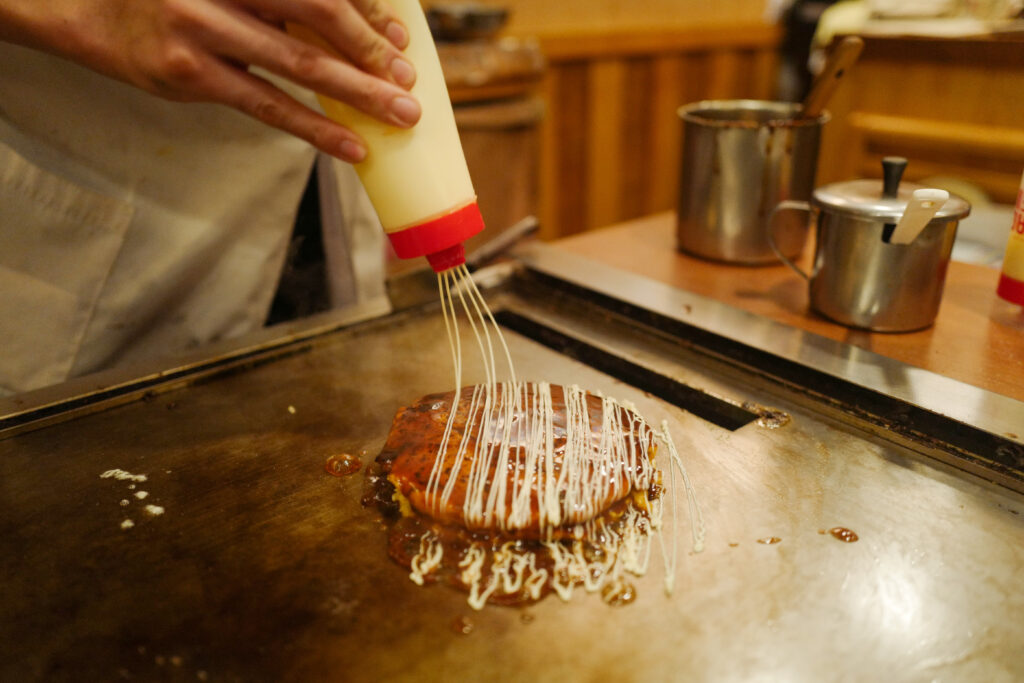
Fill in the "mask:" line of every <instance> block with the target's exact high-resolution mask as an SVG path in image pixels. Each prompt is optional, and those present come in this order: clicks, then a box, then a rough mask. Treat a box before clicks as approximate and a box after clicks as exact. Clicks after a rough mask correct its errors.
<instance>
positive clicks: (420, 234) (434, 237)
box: [388, 201, 484, 272]
mask: <svg viewBox="0 0 1024 683" xmlns="http://www.w3.org/2000/svg"><path fill="white" fill-rule="evenodd" d="M483 229H484V219H483V216H481V215H480V208H479V207H478V206H477V203H476V201H473V202H470V203H469V204H467V205H465V206H463V207H460V208H458V209H456V210H454V211H452V212H450V213H446V214H445V215H443V216H439V217H437V218H433V219H431V220H428V221H424V222H422V223H417V224H415V225H410V226H409V227H407V228H403V229H402V230H398V231H397V232H389V233H388V239H390V240H391V246H392V247H394V249H395V253H396V254H398V256H399V258H406V259H408V258H417V257H419V256H426V257H427V260H428V261H430V265H431V267H432V268H433V269H434V270H435V271H437V272H441V271H442V270H447V269H449V268H453V267H455V266H458V265H461V264H462V263H465V262H466V250H465V248H463V246H462V243H463V242H464V241H465V240H467V239H469V238H470V237H472V236H473V235H475V234H477V233H478V232H480V231H481V230H483Z"/></svg>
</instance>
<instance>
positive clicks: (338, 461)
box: [324, 453, 363, 477]
mask: <svg viewBox="0 0 1024 683" xmlns="http://www.w3.org/2000/svg"><path fill="white" fill-rule="evenodd" d="M362 466H363V463H362V461H361V460H360V459H359V458H357V457H356V456H354V455H349V454H348V453H342V454H341V455H332V456H331V457H329V458H327V462H326V463H324V470H325V471H326V472H327V474H329V475H331V476H332V477H347V476H349V475H351V474H355V473H356V472H358V471H359V470H360V469H361V468H362Z"/></svg>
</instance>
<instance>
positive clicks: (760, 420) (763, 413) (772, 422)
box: [740, 401, 792, 429]
mask: <svg viewBox="0 0 1024 683" xmlns="http://www.w3.org/2000/svg"><path fill="white" fill-rule="evenodd" d="M740 407H741V408H743V409H744V410H749V411H750V412H752V413H754V414H755V415H757V421H756V424H757V426H758V427H764V428H765V429H778V428H779V427H785V426H786V425H787V424H789V422H790V420H791V419H792V418H790V416H789V413H786V412H783V411H781V410H779V409H778V408H769V407H767V406H763V405H760V404H758V403H754V402H753V401H744V402H743V404H742V405H741V406H740Z"/></svg>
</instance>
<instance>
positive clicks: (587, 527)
mask: <svg viewBox="0 0 1024 683" xmlns="http://www.w3.org/2000/svg"><path fill="white" fill-rule="evenodd" d="M438 282H439V291H440V296H441V301H442V304H443V308H444V320H445V328H446V330H447V334H448V338H449V342H450V348H451V354H452V362H453V365H454V368H455V382H456V389H455V390H454V391H451V392H448V393H446V394H434V395H430V396H426V397H424V398H422V399H420V400H419V401H417V402H415V403H413V404H412V405H410V406H407V407H405V408H403V409H401V410H400V411H399V413H398V415H397V416H396V417H395V420H394V423H393V425H392V430H391V433H390V435H389V437H388V441H387V443H386V444H385V447H384V449H383V451H382V452H381V454H380V456H379V457H378V463H379V465H380V467H381V470H382V474H383V475H386V480H384V479H383V477H382V478H381V481H386V482H387V485H388V486H390V487H393V493H391V494H390V495H391V496H392V497H393V498H394V499H395V501H396V502H397V503H398V505H397V506H396V509H398V510H401V511H403V515H402V518H401V519H400V520H399V521H398V522H396V524H395V527H394V528H393V530H392V538H391V542H390V544H389V548H390V553H391V555H392V557H393V558H394V559H396V560H397V561H398V562H400V563H401V564H403V565H405V566H407V567H408V568H409V570H410V578H411V579H412V580H413V581H414V582H416V583H418V584H423V583H430V582H434V581H439V580H441V581H447V582H449V583H452V584H455V585H458V586H460V587H462V588H463V589H465V590H466V591H467V592H468V593H469V599H468V600H469V604H470V605H471V606H473V607H474V608H476V609H480V608H482V607H483V605H484V604H486V603H487V602H489V601H490V602H498V603H518V602H529V601H533V600H537V599H540V598H541V597H543V596H544V595H545V594H546V593H548V592H554V593H556V594H557V595H559V597H561V598H562V599H564V600H569V599H570V598H571V596H572V595H573V592H574V591H575V589H576V588H577V587H580V586H582V587H583V589H584V591H586V592H600V593H601V594H602V596H603V597H605V599H606V600H607V601H609V602H612V603H613V604H624V603H625V602H628V601H630V600H632V596H633V595H635V592H634V591H633V589H632V586H631V585H630V584H629V582H628V580H627V577H628V576H630V575H631V576H642V575H643V574H645V573H646V572H647V569H648V566H649V562H650V558H651V549H652V542H651V541H652V537H653V536H654V535H655V534H657V533H658V532H659V531H660V530H662V529H663V528H664V526H665V518H664V513H665V510H666V507H665V502H666V498H665V497H663V495H662V492H663V491H667V492H668V494H669V495H668V496H667V501H668V505H669V507H668V510H669V511H670V513H671V514H670V517H669V519H670V520H673V521H674V520H675V519H676V515H677V511H676V506H675V499H674V497H673V495H672V494H673V493H674V491H675V486H674V482H675V479H676V474H677V473H678V474H679V475H681V478H682V481H683V484H684V487H685V490H686V493H687V501H688V503H689V516H690V520H691V527H692V529H693V535H694V545H695V549H696V548H697V547H698V546H699V545H700V544H701V543H702V542H703V540H702V539H703V533H704V532H703V522H702V520H701V519H700V510H699V507H698V506H697V504H696V498H695V497H694V496H693V489H692V486H691V485H690V481H689V477H688V475H687V474H686V471H685V469H684V468H683V464H682V460H681V458H680V457H679V453H678V451H677V449H676V447H675V444H674V443H672V439H671V434H669V432H668V429H667V425H662V428H661V429H655V428H653V427H652V426H651V425H650V424H648V422H647V421H646V420H645V419H644V418H643V417H642V416H640V415H639V414H638V413H637V412H636V410H635V409H634V408H633V407H632V406H627V405H623V404H621V403H619V402H618V401H616V400H614V399H613V398H611V397H608V396H604V395H600V394H592V393H590V392H587V391H585V390H584V389H582V388H580V387H578V386H575V385H573V386H560V385H553V384H550V383H548V382H525V381H520V380H519V379H518V378H517V377H516V374H515V370H514V367H513V363H512V357H511V353H510V352H509V349H508V346H507V344H506V342H505V339H504V337H503V335H502V333H501V330H500V328H499V327H498V325H497V323H496V322H495V320H494V317H493V316H492V315H491V312H490V310H489V309H488V307H487V304H486V302H485V301H484V299H483V297H482V295H481V294H480V292H479V291H478V290H477V288H476V286H475V284H474V283H473V281H472V279H471V278H470V276H469V273H468V271H466V269H465V268H464V267H459V268H455V269H452V270H451V271H448V272H445V273H441V274H439V276H438ZM460 310H461V312H462V313H463V316H462V317H464V318H465V319H466V320H467V321H468V326H469V333H470V334H469V335H467V336H471V337H472V339H473V340H474V341H475V342H476V343H475V346H476V347H477V349H478V350H479V352H480V354H481V357H482V359H483V365H484V375H485V381H484V382H483V383H480V384H475V385H468V386H463V385H462V354H463V348H462V334H460V330H459V316H458V315H456V313H457V311H460ZM499 359H500V360H501V361H503V363H499ZM659 450H662V451H664V452H667V454H668V455H667V456H665V457H664V458H662V459H663V460H665V461H667V465H668V470H667V471H668V473H669V474H668V477H667V478H668V481H667V482H666V475H665V473H664V472H663V471H662V470H660V469H659V468H658V467H657V466H656V465H655V463H654V456H655V454H656V453H658V452H659ZM377 497H378V499H380V498H381V497H382V496H377ZM384 497H386V496H384ZM659 546H660V548H661V554H662V557H663V559H664V562H665V569H666V572H665V573H666V583H665V587H666V590H667V591H671V588H672V585H673V577H674V574H675V562H676V560H675V557H676V544H675V536H674V535H673V536H672V542H671V543H670V544H666V543H665V541H664V539H662V538H660V534H659ZM609 596H610V597H609Z"/></svg>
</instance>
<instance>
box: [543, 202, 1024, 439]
mask: <svg viewBox="0 0 1024 683" xmlns="http://www.w3.org/2000/svg"><path fill="white" fill-rule="evenodd" d="M809 242H810V240H809ZM553 244H554V246H556V247H558V248H561V249H565V250H566V251H569V252H572V253H574V254H577V255H580V256H585V257H587V258H591V259H594V260H595V261H600V262H602V263H605V264H607V265H610V266H614V267H616V268H620V269H622V270H626V271H629V272H632V273H636V274H639V275H644V276H646V277H649V278H652V279H654V280H657V281H659V282H663V283H666V284H670V285H672V286H674V287H678V288H680V289H683V290H686V291H689V292H693V293H695V294H700V295H702V296H706V297H709V298H712V299H716V300H718V301H721V302H723V303H726V304H729V305H731V306H735V307H736V308H740V309H743V310H746V311H749V312H751V313H756V314H758V315H762V316H765V317H767V318H771V319H772V320H775V321H777V322H780V323H784V324H786V325H791V326H793V327H797V328H800V329H803V330H806V331H808V332H813V333H815V334H819V335H821V336H823V337H828V338H830V339H835V340H839V341H843V342H846V343H848V344H853V345H855V346H859V347H861V348H864V349H869V350H871V351H874V352H875V353H879V354H881V355H883V356H888V357H889V358H893V359H896V360H899V361H902V362H904V363H907V364H909V365H913V366H916V367H920V368H923V369H925V370H930V371H932V372H936V373H938V374H941V375H945V376H947V377H951V378H953V379H956V380H959V381H961V382H965V383H967V384H971V385H974V386H977V387H981V388H983V389H987V390H990V391H994V392H997V393H1000V394H1003V395H1006V396H1010V397H1013V398H1015V399H1017V400H1019V401H1024V309H1021V307H1019V306H1014V305H1012V304H1009V303H1007V302H1005V301H1003V300H1002V299H1000V298H999V297H997V296H996V294H995V291H996V282H997V280H998V278H999V271H998V270H996V269H993V268H989V267H985V266H976V265H972V264H967V263H960V262H956V261H954V262H952V263H951V264H950V268H949V274H948V276H947V280H946V289H945V293H944V295H943V299H942V306H941V307H940V309H939V315H938V318H937V319H936V321H935V325H933V326H932V327H930V328H928V329H926V330H922V331H919V332H910V333H901V334H892V333H872V332H866V331H863V330H853V329H850V328H847V327H844V326H842V325H838V324H835V323H832V322H830V321H828V320H826V319H825V318H823V317H821V316H818V315H816V314H814V313H811V312H809V311H808V309H807V283H806V282H805V281H804V280H803V279H801V278H800V277H799V276H798V275H797V274H796V273H794V272H793V271H791V270H790V269H789V268H787V267H786V266H784V265H781V264H780V265H778V266H752V267H748V266H730V265H724V264H720V263H713V262H709V261H703V260H700V259H697V258H693V257H690V256H687V255H684V254H680V253H679V252H677V251H676V248H675V244H676V240H675V215H674V214H673V213H671V212H669V213H661V214H657V215H654V216H649V217H645V218H641V219H637V220H633V221H629V222H626V223H621V224H618V225H614V226H611V227H608V228H605V229H602V230H595V231H591V232H587V233H583V234H581V235H576V236H573V237H569V238H565V239H562V240H558V241H556V242H554V243H553ZM809 247H810V245H809ZM809 254H810V248H808V250H807V253H806V254H805V256H804V258H803V259H802V262H803V263H802V265H804V266H806V265H807V261H808V257H809ZM1022 428H1024V425H1022Z"/></svg>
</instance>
